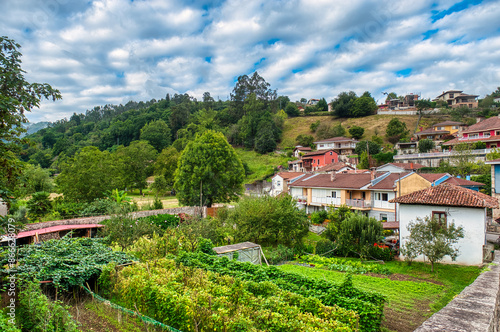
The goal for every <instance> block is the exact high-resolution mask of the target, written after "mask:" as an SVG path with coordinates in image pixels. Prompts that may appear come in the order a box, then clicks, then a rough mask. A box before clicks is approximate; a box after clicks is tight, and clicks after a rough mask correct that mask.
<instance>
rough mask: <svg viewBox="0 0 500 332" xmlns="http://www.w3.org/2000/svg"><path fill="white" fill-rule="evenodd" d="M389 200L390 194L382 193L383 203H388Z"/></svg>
mask: <svg viewBox="0 0 500 332" xmlns="http://www.w3.org/2000/svg"><path fill="white" fill-rule="evenodd" d="M388 200H389V194H388V193H382V201H384V202H387V201H388Z"/></svg>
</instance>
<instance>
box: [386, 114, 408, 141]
mask: <svg viewBox="0 0 500 332" xmlns="http://www.w3.org/2000/svg"><path fill="white" fill-rule="evenodd" d="M409 132H410V131H409V130H408V129H407V128H406V123H404V122H403V121H400V120H399V119H398V118H392V119H391V121H389V123H388V124H387V128H386V130H385V136H386V137H387V139H388V140H389V142H391V143H392V144H396V143H397V142H399V141H400V140H401V139H402V138H406V137H407V136H408V134H409Z"/></svg>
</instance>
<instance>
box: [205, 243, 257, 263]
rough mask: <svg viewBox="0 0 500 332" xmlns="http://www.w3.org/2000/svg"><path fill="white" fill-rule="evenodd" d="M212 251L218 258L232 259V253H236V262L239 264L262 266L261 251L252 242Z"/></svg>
mask: <svg viewBox="0 0 500 332" xmlns="http://www.w3.org/2000/svg"><path fill="white" fill-rule="evenodd" d="M213 250H214V251H215V252H216V253H217V256H219V257H221V256H226V257H227V258H229V259H233V258H234V253H238V258H237V259H236V260H237V261H239V262H250V263H252V264H256V265H257V264H259V265H260V264H262V260H261V255H262V249H261V247H260V245H258V244H255V243H252V242H241V243H236V244H230V245H227V246H222V247H215V248H213Z"/></svg>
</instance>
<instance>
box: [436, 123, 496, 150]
mask: <svg viewBox="0 0 500 332" xmlns="http://www.w3.org/2000/svg"><path fill="white" fill-rule="evenodd" d="M479 141H481V142H484V143H486V148H488V149H492V148H497V147H499V146H500V117H498V116H494V117H491V118H488V119H485V120H483V121H481V122H478V123H476V124H474V125H472V126H470V127H469V128H467V129H465V130H463V131H462V136H461V137H457V138H455V139H452V140H451V141H448V142H445V143H443V144H442V145H443V146H453V145H457V144H460V143H475V142H479Z"/></svg>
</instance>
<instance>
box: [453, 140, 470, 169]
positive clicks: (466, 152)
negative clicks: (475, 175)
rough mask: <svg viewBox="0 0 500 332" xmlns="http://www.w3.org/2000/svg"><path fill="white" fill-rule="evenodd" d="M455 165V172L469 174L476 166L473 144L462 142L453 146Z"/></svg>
mask: <svg viewBox="0 0 500 332" xmlns="http://www.w3.org/2000/svg"><path fill="white" fill-rule="evenodd" d="M452 160H453V166H455V167H454V168H455V171H454V172H453V173H454V174H457V175H462V176H464V175H467V174H470V173H471V170H472V169H473V168H474V166H475V157H474V155H473V154H472V146H471V145H470V144H468V143H465V142H462V143H459V144H457V145H455V146H454V147H453V155H452Z"/></svg>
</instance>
